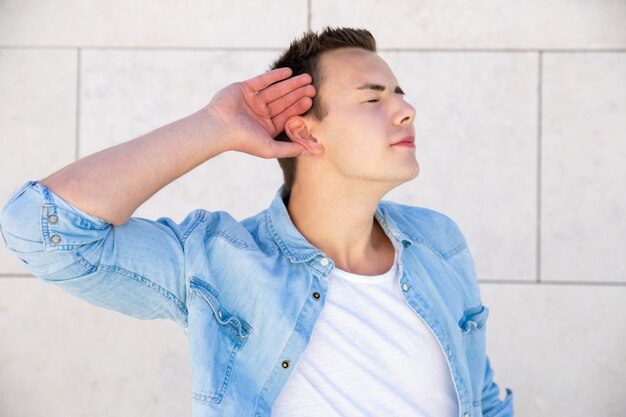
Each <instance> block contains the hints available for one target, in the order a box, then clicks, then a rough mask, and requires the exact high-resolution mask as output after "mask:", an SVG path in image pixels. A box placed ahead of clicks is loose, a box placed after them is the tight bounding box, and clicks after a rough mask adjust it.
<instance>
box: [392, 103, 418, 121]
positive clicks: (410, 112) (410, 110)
mask: <svg viewBox="0 0 626 417" xmlns="http://www.w3.org/2000/svg"><path fill="white" fill-rule="evenodd" d="M414 120H415V107H413V106H412V105H411V103H409V102H408V101H406V100H404V98H400V100H399V105H398V109H397V112H396V114H395V116H394V124H395V125H397V126H402V125H410V124H411V123H413V121H414Z"/></svg>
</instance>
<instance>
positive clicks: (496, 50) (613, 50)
mask: <svg viewBox="0 0 626 417" xmlns="http://www.w3.org/2000/svg"><path fill="white" fill-rule="evenodd" d="M308 1H309V2H311V0H308ZM310 18H311V16H310V11H309V15H308V16H307V26H309V27H310ZM0 49H115V50H133V51H135V50H180V51H272V52H275V51H282V50H284V48H283V47H279V46H277V47H271V46H259V47H254V46H132V45H131V46H128V45H127V46H110V45H109V46H103V45H0ZM377 50H378V51H385V52H494V53H528V52H550V53H603V52H609V53H624V52H626V48H605V49H602V48H598V49H576V48H571V49H559V48H554V49H549V48H520V49H510V48H465V49H459V48H394V47H380V48H377Z"/></svg>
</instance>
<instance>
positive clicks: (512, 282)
mask: <svg viewBox="0 0 626 417" xmlns="http://www.w3.org/2000/svg"><path fill="white" fill-rule="evenodd" d="M478 283H479V284H498V285H500V284H502V285H507V284H510V285H520V284H521V285H536V286H545V285H557V286H558V285H562V286H565V285H567V286H580V287H626V282H589V281H541V282H537V281H533V280H519V279H518V280H482V279H480V280H478Z"/></svg>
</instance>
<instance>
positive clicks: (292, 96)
mask: <svg viewBox="0 0 626 417" xmlns="http://www.w3.org/2000/svg"><path fill="white" fill-rule="evenodd" d="M314 95H315V87H313V85H311V84H309V85H305V86H304V87H300V88H298V89H297V90H294V91H292V92H291V93H289V94H287V95H286V96H283V97H281V98H279V99H278V100H275V101H273V102H271V103H269V104H268V105H267V108H268V112H269V115H270V117H274V116H276V115H277V114H279V113H282V112H283V111H285V109H287V108H288V107H289V106H292V105H293V104H294V103H297V102H298V100H300V99H301V98H302V97H313V96H314Z"/></svg>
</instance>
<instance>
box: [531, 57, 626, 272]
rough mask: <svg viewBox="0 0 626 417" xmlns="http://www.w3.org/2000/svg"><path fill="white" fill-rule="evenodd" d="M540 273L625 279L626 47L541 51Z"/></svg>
mask: <svg viewBox="0 0 626 417" xmlns="http://www.w3.org/2000/svg"><path fill="white" fill-rule="evenodd" d="M542 86H543V87H542V91H543V94H542V95H543V100H542V103H543V104H542V139H541V144H542V153H541V155H542V158H541V173H542V174H541V177H542V183H541V234H542V236H541V242H542V243H541V270H542V273H541V277H542V279H543V280H549V281H588V282H626V257H625V256H624V253H625V251H624V244H623V239H624V236H626V216H625V215H624V213H626V180H625V178H626V53H550V54H548V53H546V54H545V55H544V58H543V81H542Z"/></svg>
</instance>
